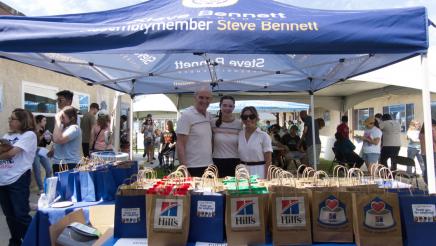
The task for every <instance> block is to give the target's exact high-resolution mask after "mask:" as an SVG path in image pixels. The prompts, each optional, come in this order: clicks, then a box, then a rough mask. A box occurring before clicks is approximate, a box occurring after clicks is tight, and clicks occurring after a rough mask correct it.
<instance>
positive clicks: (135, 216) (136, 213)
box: [121, 208, 141, 224]
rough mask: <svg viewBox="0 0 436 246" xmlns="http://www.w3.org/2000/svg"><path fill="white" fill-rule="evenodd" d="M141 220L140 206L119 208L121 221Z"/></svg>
mask: <svg viewBox="0 0 436 246" xmlns="http://www.w3.org/2000/svg"><path fill="white" fill-rule="evenodd" d="M139 221H141V210H140V208H122V209H121V223H123V224H135V223H138V222H139Z"/></svg>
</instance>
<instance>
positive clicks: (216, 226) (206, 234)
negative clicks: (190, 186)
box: [188, 193, 225, 243]
mask: <svg viewBox="0 0 436 246" xmlns="http://www.w3.org/2000/svg"><path fill="white" fill-rule="evenodd" d="M224 211H225V196H224V195H223V194H219V193H215V194H214V195H206V194H203V193H193V194H192V195H191V213H190V217H191V218H190V226H189V227H190V228H191V229H190V231H189V237H188V241H189V242H208V243H224V242H225V224H224Z"/></svg>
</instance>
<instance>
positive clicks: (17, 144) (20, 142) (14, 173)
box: [0, 109, 38, 245]
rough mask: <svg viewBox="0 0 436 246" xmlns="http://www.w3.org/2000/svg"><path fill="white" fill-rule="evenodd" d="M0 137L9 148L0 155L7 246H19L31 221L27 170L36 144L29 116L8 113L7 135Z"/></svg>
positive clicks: (0, 197)
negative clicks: (6, 141)
mask: <svg viewBox="0 0 436 246" xmlns="http://www.w3.org/2000/svg"><path fill="white" fill-rule="evenodd" d="M3 138H4V139H6V140H8V141H9V143H11V145H12V146H13V147H12V148H11V149H10V150H8V151H6V152H3V153H0V204H1V207H2V209H3V212H4V214H5V216H6V221H7V224H8V227H9V231H10V234H11V238H10V239H9V245H21V242H22V240H23V238H24V235H25V233H26V230H27V227H28V226H29V224H30V221H31V220H32V217H30V215H29V212H30V207H29V196H30V189H29V187H30V180H31V176H30V175H31V174H30V170H31V168H32V163H33V160H34V159H35V154H36V148H37V144H38V143H37V142H38V141H37V136H36V133H35V122H34V119H33V115H32V113H30V112H29V111H27V110H24V109H15V110H14V111H12V114H11V116H10V117H9V132H8V133H7V134H5V135H4V136H3ZM3 243H6V242H4V241H3ZM3 243H2V244H3Z"/></svg>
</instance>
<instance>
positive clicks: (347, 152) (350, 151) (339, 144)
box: [333, 132, 364, 168]
mask: <svg viewBox="0 0 436 246" xmlns="http://www.w3.org/2000/svg"><path fill="white" fill-rule="evenodd" d="M335 138H336V141H335V143H334V145H333V146H334V149H335V157H336V159H337V160H338V161H340V162H345V163H347V164H349V165H350V166H349V168H351V167H357V168H360V167H361V166H362V165H363V163H364V160H363V159H362V158H360V156H359V155H358V154H356V152H354V150H355V149H356V146H354V144H353V143H352V142H351V141H350V139H349V138H346V137H344V135H343V134H342V133H341V132H336V134H335Z"/></svg>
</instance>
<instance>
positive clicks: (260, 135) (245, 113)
mask: <svg viewBox="0 0 436 246" xmlns="http://www.w3.org/2000/svg"><path fill="white" fill-rule="evenodd" d="M241 119H242V123H243V124H244V129H243V130H242V131H241V132H240V133H239V139H238V152H239V158H240V159H241V163H242V164H245V165H247V168H248V171H249V172H250V174H251V175H258V176H259V178H265V176H266V173H267V170H268V167H269V165H271V160H272V157H271V156H272V145H271V138H270V137H269V136H268V134H267V133H266V132H263V131H261V130H260V128H258V127H257V122H258V121H259V115H258V113H257V110H256V108H255V107H252V106H249V107H245V108H243V109H242V111H241Z"/></svg>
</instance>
